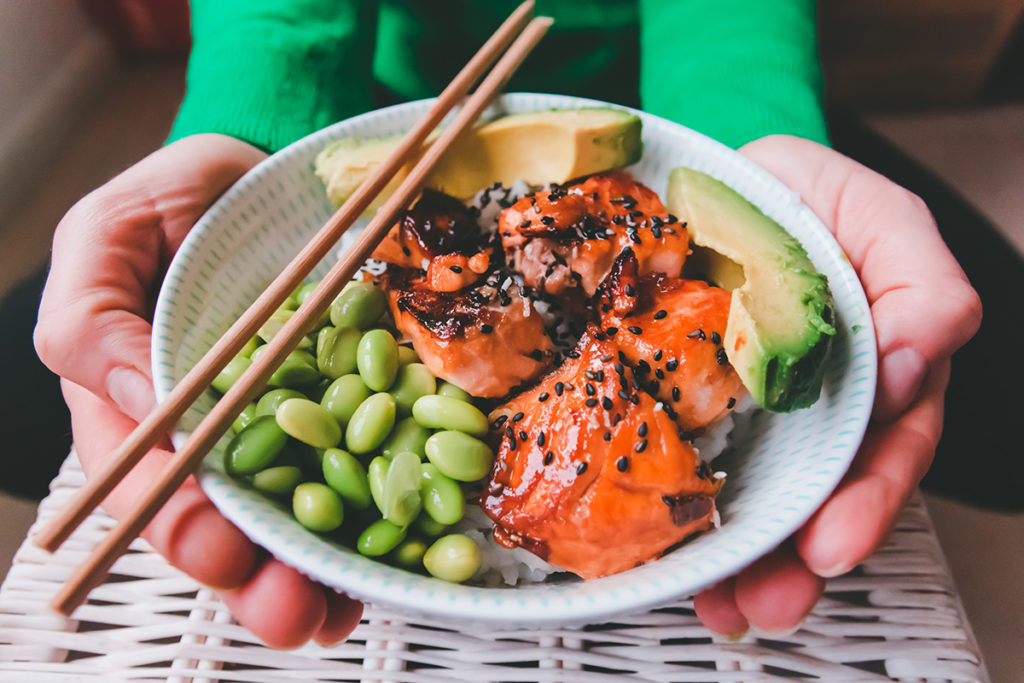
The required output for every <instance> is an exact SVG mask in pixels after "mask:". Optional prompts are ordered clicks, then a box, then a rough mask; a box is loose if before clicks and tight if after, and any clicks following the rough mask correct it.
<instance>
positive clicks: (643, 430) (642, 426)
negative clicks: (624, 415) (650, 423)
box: [636, 422, 647, 438]
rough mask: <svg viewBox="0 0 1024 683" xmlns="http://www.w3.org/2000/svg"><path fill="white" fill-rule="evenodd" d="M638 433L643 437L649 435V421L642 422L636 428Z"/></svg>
mask: <svg viewBox="0 0 1024 683" xmlns="http://www.w3.org/2000/svg"><path fill="white" fill-rule="evenodd" d="M636 435H637V436H639V437H641V438H642V437H645V436H647V423H646V422H641V423H640V426H639V427H637V428H636Z"/></svg>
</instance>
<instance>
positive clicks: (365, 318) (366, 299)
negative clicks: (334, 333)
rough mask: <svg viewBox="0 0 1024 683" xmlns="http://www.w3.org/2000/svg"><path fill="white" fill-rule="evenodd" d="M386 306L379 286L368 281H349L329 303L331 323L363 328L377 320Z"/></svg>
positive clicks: (385, 297)
mask: <svg viewBox="0 0 1024 683" xmlns="http://www.w3.org/2000/svg"><path fill="white" fill-rule="evenodd" d="M387 307H388V301H387V296H385V294H384V292H382V291H381V290H380V289H379V288H377V287H375V286H373V285H372V284H370V283H369V282H351V283H349V284H347V285H345V289H343V290H342V291H341V294H339V295H338V298H336V299H335V300H334V301H333V302H332V303H331V323H332V324H334V325H335V326H341V325H349V326H351V327H357V328H359V329H360V330H365V329H366V328H368V327H370V326H371V325H373V324H374V323H375V322H377V319H378V318H380V317H381V315H383V314H384V311H385V310H387Z"/></svg>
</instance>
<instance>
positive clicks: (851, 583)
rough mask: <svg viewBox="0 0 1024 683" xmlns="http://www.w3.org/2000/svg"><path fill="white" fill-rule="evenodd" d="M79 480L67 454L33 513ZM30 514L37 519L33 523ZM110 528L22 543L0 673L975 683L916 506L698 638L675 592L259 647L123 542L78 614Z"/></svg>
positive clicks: (375, 616) (186, 583) (369, 622)
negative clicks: (734, 622) (607, 616)
mask: <svg viewBox="0 0 1024 683" xmlns="http://www.w3.org/2000/svg"><path fill="white" fill-rule="evenodd" d="M81 481H82V473H81V470H80V469H79V466H78V463H77V461H76V460H75V459H74V458H70V459H69V460H68V461H67V463H65V466H64V468H63V469H62V471H61V473H60V475H59V476H58V477H57V479H56V480H55V481H54V483H53V487H52V493H51V495H50V496H49V497H48V498H47V499H46V500H44V501H43V503H42V505H41V506H40V516H39V519H40V520H45V519H47V518H48V517H49V516H51V515H52V514H53V513H54V512H55V510H56V509H57V508H58V507H59V506H60V505H62V504H63V502H64V501H65V500H67V498H68V496H69V495H70V494H71V492H72V491H73V489H74V487H76V486H78V485H79V484H80V483H81ZM38 524H39V522H38V521H37V523H36V525H37V526H38ZM111 525H112V522H111V520H110V519H109V518H108V517H106V516H105V515H103V514H102V513H95V514H93V515H92V516H91V517H90V518H89V519H88V521H87V522H86V523H85V524H84V525H83V526H82V528H81V529H80V530H79V531H78V532H76V534H75V535H74V536H73V537H72V538H71V539H70V540H69V541H68V542H67V543H66V544H65V546H64V547H63V548H62V549H61V550H60V551H59V552H58V553H57V554H55V555H53V556H51V555H48V554H46V553H44V552H43V551H40V550H38V549H36V548H35V547H33V546H31V545H29V544H27V543H26V544H24V545H23V546H22V548H21V549H20V550H19V551H18V554H17V556H16V557H15V561H14V566H13V567H12V569H11V571H10V573H9V574H8V576H7V579H6V581H5V582H4V584H3V587H2V589H0V680H2V681H73V680H105V681H114V680H129V681H164V680H169V681H202V682H204V683H205V682H206V681H247V682H253V683H257V682H259V683H263V682H266V683H278V682H282V683H283V682H285V681H288V682H294V681H367V682H369V681H396V682H397V681H407V682H411V683H412V682H415V683H428V682H430V683H433V682H441V681H444V682H449V681H474V682H477V681H491V680H501V681H537V682H540V681H544V682H555V681H565V682H569V681H587V682H590V681H594V682H604V681H771V680H793V678H797V679H801V678H812V679H819V680H826V681H840V680H842V681H845V680H857V681H871V680H890V679H894V680H905V681H946V680H950V681H984V680H987V675H986V674H985V670H984V666H983V664H982V662H981V658H980V655H979V652H978V648H977V645H976V643H975V642H974V638H973V635H972V634H971V632H970V627H969V626H968V624H967V622H966V620H965V618H964V615H963V613H962V608H961V606H960V602H959V599H958V598H957V595H956V592H955V589H954V587H953V584H952V581H951V579H950V576H949V573H948V570H947V568H946V564H945V561H944V559H943V556H942V554H941V551H940V549H939V547H938V543H937V541H936V539H935V535H934V532H933V530H932V527H931V522H930V520H929V519H928V516H927V512H926V511H925V509H924V507H923V505H922V504H921V502H920V500H915V501H914V502H913V503H912V504H911V505H910V506H909V507H908V508H907V510H906V511H905V512H904V514H903V516H902V518H901V519H900V523H899V525H898V527H897V529H896V531H895V533H894V534H893V535H892V537H891V539H890V540H889V542H888V543H887V544H886V546H885V547H884V548H883V549H882V550H880V551H879V552H878V553H877V554H876V555H875V556H874V557H872V558H871V559H870V560H868V561H867V562H865V563H864V565H862V566H861V567H858V568H857V569H856V570H854V571H853V572H851V573H850V574H847V575H846V576H843V577H839V578H837V579H833V580H831V581H829V582H828V588H827V593H826V595H825V597H824V598H823V599H822V600H821V602H819V603H818V605H817V607H816V608H815V610H814V613H813V614H812V615H811V616H810V617H809V618H808V619H807V621H806V622H805V623H804V624H803V627H802V628H801V629H800V630H799V631H797V632H796V633H793V634H790V635H774V636H772V637H771V638H770V639H769V638H765V637H762V638H756V637H754V636H747V637H746V638H745V639H744V640H743V641H741V642H735V643H734V642H724V641H720V640H712V639H711V638H709V637H708V632H707V630H705V629H704V628H703V627H702V626H701V625H700V624H699V623H698V622H697V620H696V618H695V617H694V614H693V609H692V605H691V603H690V601H689V600H685V601H681V602H678V603H674V604H672V605H669V606H666V607H664V608H662V609H657V610H653V611H651V612H647V613H644V614H637V615H635V616H633V617H630V618H629V619H624V620H622V621H621V622H620V623H614V624H600V625H595V626H590V627H587V628H584V629H548V630H544V631H516V632H504V633H502V632H481V631H479V630H474V631H473V632H461V631H458V630H452V625H451V624H448V625H447V626H444V625H441V624H439V623H425V622H422V621H420V622H417V623H409V622H407V621H406V620H405V619H403V618H402V616H401V615H399V614H394V613H390V612H387V611H384V610H379V609H373V608H367V610H366V613H365V618H364V621H363V623H362V624H360V626H359V628H358V629H357V630H356V631H355V633H354V634H353V635H352V638H351V639H350V640H349V641H348V642H347V643H344V644H342V645H339V646H336V647H333V648H328V649H324V648H320V647H318V646H315V645H313V646H307V647H305V648H302V649H300V650H296V651H293V652H279V651H274V650H268V649H266V648H263V647H261V646H260V645H259V644H258V643H257V642H255V641H254V639H253V638H252V636H251V635H250V634H249V633H248V632H246V631H245V629H243V628H242V627H240V626H238V625H237V624H235V623H234V622H233V621H232V619H231V616H230V614H229V613H228V611H227V609H226V608H225V607H224V606H223V604H221V603H220V602H219V601H218V600H217V598H216V596H215V595H214V594H213V593H212V592H211V591H209V590H207V589H203V588H200V587H199V586H198V585H197V584H196V583H195V582H194V581H192V580H191V579H189V578H188V577H186V576H184V575H183V574H181V573H180V572H178V571H177V570H175V569H173V568H171V567H170V566H168V565H167V563H166V562H164V560H163V559H162V558H161V557H160V556H158V555H156V554H155V553H153V552H150V551H149V550H148V548H147V546H146V544H145V543H144V542H142V541H136V542H135V543H134V544H133V545H132V548H131V551H130V552H129V553H128V554H127V555H125V556H124V557H122V558H121V559H120V560H119V561H118V562H117V564H115V565H114V572H113V574H112V576H111V579H110V580H109V581H108V582H107V583H106V584H104V585H103V586H101V587H100V588H98V589H97V590H95V591H93V593H92V596H91V598H90V600H89V602H88V603H86V604H85V605H83V606H82V607H81V608H79V610H78V611H77V612H76V613H75V617H76V620H69V619H64V618H62V617H59V616H56V615H54V614H53V613H51V612H49V611H48V609H47V608H46V603H47V601H48V600H49V599H50V597H51V596H52V594H53V593H54V592H55V590H56V588H57V586H58V584H59V583H60V582H62V581H63V580H64V579H65V578H67V576H68V575H69V574H70V572H71V569H72V567H73V566H75V565H76V564H77V563H78V562H80V561H81V560H82V559H83V558H84V557H85V555H86V554H87V552H88V550H89V548H90V547H91V546H92V545H93V543H94V542H95V541H96V540H97V539H98V538H99V537H100V535H101V534H102V533H103V532H104V531H105V530H106V529H108V528H109V527H110V526H111Z"/></svg>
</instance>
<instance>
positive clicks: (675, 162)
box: [153, 94, 876, 627]
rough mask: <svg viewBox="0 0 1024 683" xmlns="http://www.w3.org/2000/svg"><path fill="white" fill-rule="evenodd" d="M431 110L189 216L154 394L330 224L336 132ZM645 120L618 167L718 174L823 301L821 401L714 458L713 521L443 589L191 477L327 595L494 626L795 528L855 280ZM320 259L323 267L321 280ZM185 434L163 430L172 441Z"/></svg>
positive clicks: (257, 175)
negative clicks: (703, 527) (719, 472)
mask: <svg viewBox="0 0 1024 683" xmlns="http://www.w3.org/2000/svg"><path fill="white" fill-rule="evenodd" d="M429 105H430V102H429V101H420V102H411V103H408V104H404V105H399V106H395V107H389V108H387V109H382V110H379V111H374V112H370V113H367V114H364V115H362V116H357V117H355V118H353V119H349V120H347V121H343V122H341V123H338V124H335V125H333V126H330V127H329V128H325V129H323V130H321V131H319V132H317V133H314V134H312V135H310V136H308V137H306V138H304V139H302V140H299V141H298V142H296V143H294V144H293V145H290V146H289V147H287V148H285V149H284V150H282V151H280V152H278V153H277V154H275V155H273V156H271V157H270V158H269V159H267V160H266V161H264V162H263V163H261V164H260V165H258V166H257V167H255V168H254V169H252V171H250V172H249V173H248V174H246V175H245V176H244V177H243V178H242V179H241V180H239V181H238V183H236V184H235V186H234V187H232V188H231V189H230V190H229V191H228V192H227V193H225V194H224V196H223V197H221V198H220V199H219V200H218V201H217V202H216V204H214V205H213V206H212V207H211V208H210V210H209V211H208V212H207V213H206V214H205V215H204V216H203V217H202V219H200V221H199V222H198V223H197V224H196V226H195V228H193V230H192V232H191V233H190V234H189V235H188V237H187V239H186V240H185V241H184V243H183V244H182V246H181V248H180V249H179V250H178V253H177V255H176V256H175V257H174V260H173V262H172V263H171V265H170V268H169V269H168V272H167V276H166V278H165V280H164V283H163V287H162V289H161V290H160V295H159V299H158V302H157V308H156V314H155V320H154V330H153V379H154V383H155V386H156V392H157V395H158V397H159V398H161V399H162V398H163V397H165V396H166V395H167V393H168V391H169V390H170V388H171V387H172V386H173V384H174V382H175V381H176V380H177V379H178V378H180V377H182V376H183V375H184V373H185V372H186V370H187V369H188V368H189V367H191V365H192V364H193V363H195V362H196V360H197V359H198V358H199V357H200V355H201V354H202V353H203V352H204V351H205V350H206V349H208V348H209V347H210V346H211V345H212V343H213V342H214V340H215V338H216V337H217V336H218V335H220V334H221V333H223V331H224V330H226V329H227V327H228V325H229V324H230V323H231V321H233V320H234V319H235V318H236V317H237V316H238V315H239V314H240V313H241V312H242V311H243V310H244V309H245V307H246V306H248V304H249V303H250V302H251V301H253V300H254V299H255V298H256V296H257V295H258V293H259V292H260V291H262V289H263V288H264V287H266V285H267V284H268V283H269V282H270V281H271V279H272V278H273V277H274V275H275V274H276V273H277V272H279V271H280V270H281V268H283V266H284V265H285V264H286V263H287V262H288V261H289V260H290V259H291V258H292V256H293V255H294V254H295V253H297V252H298V250H299V249H300V248H301V246H302V245H303V244H304V242H305V240H307V239H308V238H309V237H310V236H311V235H312V234H313V233H314V232H315V231H316V230H317V229H318V228H319V227H320V226H321V225H322V224H323V223H324V222H325V221H326V220H327V218H328V217H329V216H330V215H331V213H332V207H331V205H330V204H329V203H328V201H327V199H326V198H325V195H324V189H323V186H322V185H321V183H320V181H319V180H318V179H317V177H316V176H315V175H314V174H313V159H314V157H315V156H316V154H317V152H319V151H320V149H322V148H323V146H324V145H325V144H326V143H328V142H330V141H332V140H336V139H338V138H341V137H347V136H357V137H364V136H365V137H379V136H388V135H394V134H397V133H401V132H403V131H405V130H407V129H408V128H409V127H410V126H411V125H412V124H413V122H414V121H415V120H416V119H418V118H419V117H420V116H421V115H422V114H423V113H424V112H425V111H426V110H427V108H428V106H429ZM580 106H611V105H605V103H601V102H595V101H593V100H583V99H578V98H572V97H563V96H555V95H534V94H509V95H505V96H504V97H502V98H501V99H500V101H499V102H498V103H497V104H496V105H495V107H494V112H493V113H498V112H521V111H530V110H536V109H546V108H552V107H580ZM636 113H637V114H639V115H640V116H641V117H642V119H643V137H644V155H643V159H642V160H641V161H640V162H639V163H638V164H636V165H635V166H633V167H631V168H630V169H629V170H630V171H631V172H632V173H633V174H634V176H635V177H637V178H638V179H639V180H641V181H643V182H644V183H646V184H647V185H649V186H651V187H652V188H653V189H654V190H656V191H657V192H659V193H664V191H665V185H666V180H667V177H668V172H669V170H671V169H672V168H674V167H676V166H680V165H685V166H690V167H693V168H696V169H699V170H701V171H704V172H706V173H709V174H710V175H712V176H714V177H716V178H719V179H720V180H722V181H724V182H726V183H727V184H729V185H730V186H732V187H733V188H734V189H735V190H736V191H738V192H739V193H741V194H742V195H744V196H745V197H747V198H748V199H750V201H752V202H753V203H754V204H756V205H757V206H759V207H760V208H761V209H762V210H763V211H764V212H765V213H766V214H768V215H769V216H771V217H772V218H774V219H775V220H777V221H778V222H779V223H781V224H782V225H783V226H785V227H786V229H787V230H788V231H789V232H790V233H792V234H793V235H794V236H796V237H797V238H798V239H799V240H800V241H801V242H802V243H803V245H804V247H805V248H806V249H807V251H808V253H809V254H810V257H811V260H812V261H813V262H814V263H815V265H816V266H817V268H818V269H819V270H820V271H821V272H823V273H825V274H826V275H827V276H828V279H829V283H830V284H831V287H832V291H833V294H834V296H835V302H836V310H837V315H838V330H839V333H838V335H837V337H836V339H835V343H834V344H833V347H832V350H831V353H830V355H829V357H828V359H827V363H828V367H827V369H826V372H825V383H824V390H823V391H822V395H821V398H820V400H819V401H818V402H817V403H816V404H815V405H814V406H813V407H811V408H808V409H806V410H801V411H798V412H796V413H793V414H789V415H773V414H767V413H759V414H758V415H756V416H755V417H754V418H753V419H752V420H751V421H750V422H749V424H746V425H745V426H744V427H743V429H742V431H740V433H736V434H734V438H733V445H732V447H731V449H730V451H728V452H727V453H726V454H724V455H723V456H721V459H720V460H717V461H716V468H718V469H724V470H726V471H727V472H728V480H727V483H726V486H725V489H724V491H723V492H722V495H721V497H720V498H719V507H720V510H721V517H722V526H721V528H720V529H719V530H717V531H713V532H710V533H706V534H704V535H702V536H700V537H698V538H696V539H694V540H693V541H691V542H690V543H688V544H686V545H685V546H683V547H681V548H679V549H678V550H676V551H674V552H672V553H670V554H668V555H666V556H665V557H663V558H661V559H659V560H657V561H656V562H651V563H649V564H647V565H644V566H642V567H638V568H636V569H632V570H629V571H626V572H623V573H621V574H618V575H615V576H611V577H607V578H603V579H597V580H592V581H586V582H581V581H571V582H565V581H562V582H556V583H551V584H535V585H528V586H520V587H516V588H501V589H499V588H481V587H474V586H465V585H453V584H449V583H445V582H443V581H439V580H436V579H433V578H429V577H425V576H420V575H418V574H414V573H411V572H407V571H403V570H401V569H396V568H393V567H389V566H387V565H384V564H382V563H379V562H376V561H374V560H370V559H367V558H365V557H362V556H360V555H358V554H356V553H354V552H352V551H350V550H348V549H346V548H344V547H341V546H339V545H337V544H334V543H332V542H330V541H328V540H325V539H324V538H322V537H320V536H317V535H316V534H313V533H311V532H309V531H306V530H305V529H303V528H302V527H300V526H299V524H298V523H297V522H295V521H294V519H293V518H292V517H291V514H290V512H288V511H286V510H284V509H283V508H282V507H280V506H278V505H276V504H274V503H272V502H270V501H269V500H267V499H265V498H264V497H263V496H261V495H260V494H258V493H255V492H254V491H252V490H250V489H248V488H246V487H245V486H243V485H240V484H239V483H237V482H235V481H234V480H232V479H231V478H230V477H228V476H227V475H225V474H224V473H223V471H222V469H221V466H220V458H219V457H215V456H211V457H209V458H207V461H206V463H205V464H204V466H203V467H202V468H201V470H200V472H199V473H198V477H199V481H200V483H201V485H202V487H203V489H204V490H205V491H206V493H207V495H209V497H210V498H211V500H212V501H213V502H214V504H215V505H216V506H217V507H218V508H219V509H220V510H221V511H222V512H223V514H224V515H225V516H226V517H227V518H228V519H230V520H231V521H232V522H234V523H235V524H236V525H237V526H238V527H239V528H240V529H241V530H242V531H243V532H245V533H246V534H247V535H248V536H249V537H250V538H252V539H253V540H254V541H255V542H256V543H258V544H259V545H261V546H263V547H264V548H266V549H267V550H269V551H270V552H271V553H273V554H274V555H275V556H276V557H278V558H280V559H281V560H282V561H284V562H286V563H287V564H289V565H291V566H293V567H295V568H297V569H299V570H300V571H302V572H303V573H305V574H307V575H309V576H310V577H313V578H314V579H316V580H317V581H320V582H322V583H324V584H326V585H329V586H333V587H336V588H338V589H340V590H344V591H346V592H348V593H349V594H351V595H353V596H355V597H359V598H362V599H365V600H368V601H371V602H373V603H376V604H381V605H386V606H390V607H392V608H394V609H397V610H400V611H402V612H404V613H406V614H409V615H411V616H417V615H425V616H431V617H435V618H436V617H441V618H449V619H453V620H458V622H459V623H460V624H463V625H464V624H465V623H466V622H479V623H486V624H488V625H490V626H496V627H525V626H533V627H537V626H542V625H567V624H579V623H583V622H596V621H601V620H607V619H609V618H610V617H612V616H614V615H616V614H623V613H629V612H635V611H638V610H643V609H646V608H651V607H654V606H657V605H659V604H662V603H665V602H667V601H669V600H671V599H673V598H677V597H681V596H684V595H687V594H691V593H694V592H695V591H698V590H700V589H701V588H704V587H706V586H709V585H711V584H713V583H715V582H717V581H719V580H721V579H723V578H725V577H727V576H730V575H732V574H734V573H736V572H737V571H739V570H740V569H742V568H743V567H745V566H747V565H748V564H750V563H751V562H753V561H754V560H756V559H758V558H759V557H761V556H763V555H764V554H766V553H767V552H769V551H770V550H772V549H773V548H775V547H776V546H777V545H779V544H780V543H781V542H782V541H783V540H784V539H786V538H787V537H788V536H789V535H790V534H792V533H793V532H794V531H795V530H796V529H798V528H799V527H800V526H801V525H802V524H803V523H804V521H806V520H807V519H808V518H809V517H810V515H811V514H812V513H813V512H814V511H815V510H816V509H817V508H818V507H819V505H821V503H822V502H823V501H824V500H825V499H826V497H827V496H828V495H829V493H830V492H831V491H832V490H833V488H834V487H835V486H836V484H837V483H838V482H839V480H840V479H841V478H842V476H843V474H844V473H845V472H846V469H847V467H848V466H849V463H850V461H851V460H852V458H853V456H854V454H855V452H856V450H857V447H858V445H859V444H860V441H861V438H862V436H863V433H864V429H865V427H866V425H867V421H868V417H869V414H870V411H871V404H872V400H873V395H874V386H875V371H876V357H875V341H874V339H875V337H874V328H873V326H872V324H871V316H870V313H869V309H868V305H867V302H866V300H865V297H864V293H863V291H862V289H861V286H860V283H859V281H858V279H857V277H856V274H855V273H854V271H853V269H852V268H851V266H850V264H849V262H848V261H847V260H846V258H845V256H844V255H843V253H842V251H841V250H840V249H839V247H838V246H837V244H836V242H835V240H834V239H833V238H832V235H831V234H830V233H829V232H828V231H827V230H826V229H825V228H824V226H822V224H821V222H820V221H819V220H818V219H817V217H815V216H814V214H812V213H811V211H810V210H809V209H808V208H807V207H806V206H804V205H803V204H801V202H800V198H799V197H798V196H797V195H796V193H794V192H792V191H791V190H789V189H788V188H786V187H785V186H783V185H782V184H781V183H779V182H778V181H777V180H775V179H774V178H772V177H771V176H770V175H768V174H767V173H766V172H765V171H763V170H762V169H760V168H759V167H757V166H755V165H754V164H753V163H751V162H750V161H748V160H746V159H745V158H743V157H742V156H740V155H739V154H737V153H736V152H734V151H732V150H730V149H729V148H727V147H725V146H723V145H721V144H719V143H717V142H715V141H713V140H711V139H709V138H707V137H705V136H703V135H700V134H698V133H696V132H694V131H692V130H689V129H687V128H684V127H683V126H680V125H677V124H675V123H671V122H669V121H666V120H664V119H660V118H657V117H654V116H650V115H647V114H644V113H642V112H636ZM327 266H328V264H326V263H324V264H321V265H320V267H319V269H318V271H317V272H316V276H317V277H320V276H322V275H323V274H324V273H325V272H326V269H327ZM212 404H213V398H212V396H209V395H208V396H205V397H203V398H202V399H201V400H199V401H198V402H197V403H196V405H194V406H193V407H192V408H191V410H190V411H189V412H188V413H187V414H186V415H185V417H184V418H183V420H182V424H181V430H188V429H190V428H192V427H194V425H196V424H197V422H198V420H199V419H200V418H201V417H202V415H203V414H205V413H206V411H208V410H209V408H210V407H211V406H212ZM184 434H185V431H179V432H178V433H177V434H176V435H175V442H176V443H178V444H180V443H181V440H182V439H183V438H184Z"/></svg>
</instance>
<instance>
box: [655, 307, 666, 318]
mask: <svg viewBox="0 0 1024 683" xmlns="http://www.w3.org/2000/svg"><path fill="white" fill-rule="evenodd" d="M667 315H668V311H666V310H665V309H664V308H663V309H661V310H660V311H658V312H657V313H655V314H654V319H655V320H661V319H662V318H664V317H665V316H667Z"/></svg>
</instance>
